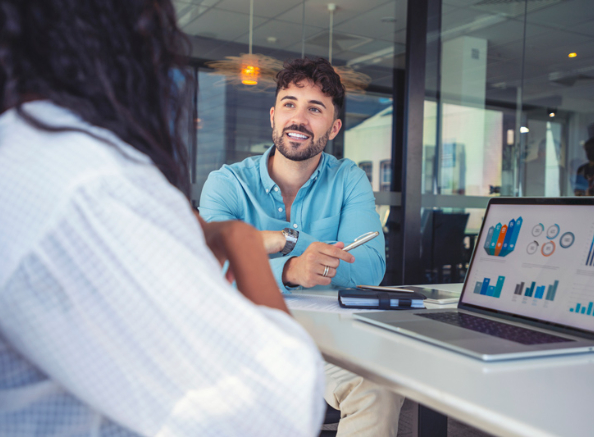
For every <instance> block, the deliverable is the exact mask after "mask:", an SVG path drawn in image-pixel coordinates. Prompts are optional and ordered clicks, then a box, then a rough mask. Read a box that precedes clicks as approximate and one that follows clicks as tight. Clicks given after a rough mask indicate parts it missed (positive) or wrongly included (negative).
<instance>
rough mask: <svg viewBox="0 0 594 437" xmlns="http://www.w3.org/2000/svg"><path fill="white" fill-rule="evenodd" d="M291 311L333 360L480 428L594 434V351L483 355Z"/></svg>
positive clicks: (339, 317)
mask: <svg viewBox="0 0 594 437" xmlns="http://www.w3.org/2000/svg"><path fill="white" fill-rule="evenodd" d="M439 288H445V287H441V286H440V287H439ZM322 293H323V294H325V295H329V294H331V293H336V291H330V290H328V291H323V292H322ZM296 294H312V292H310V291H302V292H297V293H296ZM293 314H294V316H295V318H296V319H297V320H298V321H299V323H301V325H302V326H303V327H305V329H306V330H307V331H308V332H309V333H310V335H311V336H312V337H313V339H314V340H315V342H316V343H317V345H318V347H319V349H320V351H321V352H322V354H323V356H324V358H325V359H326V360H327V361H328V362H330V363H333V364H336V365H339V366H341V367H343V368H345V369H348V370H350V371H352V372H355V373H358V374H360V375H362V376H364V377H366V378H368V379H370V380H372V381H375V382H377V383H379V384H382V385H384V386H386V387H389V388H391V389H393V390H394V391H396V392H398V393H401V394H402V395H404V396H406V397H408V398H410V399H412V400H414V401H416V402H419V403H421V404H424V405H426V406H428V407H430V408H433V409H435V410H437V411H439V412H441V413H443V414H446V415H448V416H451V417H454V418H456V419H458V420H461V421H463V422H466V423H468V424H470V425H472V426H474V427H476V428H479V429H482V430H484V431H486V432H489V433H492V434H495V435H506V436H508V435H512V436H516V435H517V436H530V437H534V436H553V435H557V436H561V435H563V436H572V437H577V436H593V435H594V413H593V412H594V354H582V355H572V356H566V357H551V358H532V359H527V360H516V361H507V362H499V363H484V362H481V361H479V360H476V359H473V358H470V357H466V356H464V355H461V354H458V353H455V352H451V351H448V350H446V349H442V348H440V347H437V346H433V345H430V344H427V343H423V342H421V341H418V340H415V339H412V338H409V337H406V336H404V335H400V334H397V333H393V332H390V331H387V330H384V329H381V328H378V327H375V326H372V325H368V324H365V323H363V322H359V321H356V320H354V319H353V318H352V317H351V316H349V315H343V314H336V313H322V312H313V311H302V310H295V311H294V312H293Z"/></svg>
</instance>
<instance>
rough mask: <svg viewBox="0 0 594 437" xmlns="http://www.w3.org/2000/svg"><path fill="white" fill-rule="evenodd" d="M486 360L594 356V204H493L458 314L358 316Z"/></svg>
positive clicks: (533, 200)
mask: <svg viewBox="0 0 594 437" xmlns="http://www.w3.org/2000/svg"><path fill="white" fill-rule="evenodd" d="M354 316H355V318H357V319H358V320H361V321H363V322H366V323H371V324H373V325H377V326H380V327H382V328H386V329H390V330H392V331H395V332H398V333H400V334H404V335H408V336H411V337H414V338H417V339H420V340H423V341H426V342H429V343H432V344H435V345H438V346H442V347H445V348H448V349H451V350H454V351H457V352H460V353H463V354H467V355H470V356H472V357H474V358H478V359H481V360H484V361H499V360H509V359H518V358H527V357H537V356H548V355H563V354H573V353H584V352H592V351H594V199H591V198H580V197H573V198H555V199H547V198H493V199H491V201H490V202H489V204H488V206H487V210H486V213H485V218H484V220H483V225H482V227H481V231H480V233H479V235H478V237H477V244H476V246H475V249H474V253H473V255H472V260H471V262H470V266H469V268H468V272H467V275H466V280H465V281H464V286H463V289H462V294H461V296H460V301H459V302H458V306H457V308H452V309H443V310H414V311H385V312H377V313H360V314H355V315H354Z"/></svg>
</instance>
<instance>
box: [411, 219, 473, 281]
mask: <svg viewBox="0 0 594 437" xmlns="http://www.w3.org/2000/svg"><path fill="white" fill-rule="evenodd" d="M468 216H469V214H468V213H444V212H443V211H433V210H426V211H424V214H423V217H422V218H421V224H422V228H421V229H422V232H423V236H422V251H423V255H422V258H423V264H424V265H425V272H426V274H427V279H428V280H429V282H432V283H435V282H437V283H443V282H444V278H445V277H446V276H444V272H448V275H447V277H448V279H449V282H461V281H463V279H464V278H463V277H461V274H460V273H461V268H462V270H464V268H465V267H466V263H467V253H466V252H467V251H465V248H464V238H465V237H466V235H465V230H466V224H467V223H468Z"/></svg>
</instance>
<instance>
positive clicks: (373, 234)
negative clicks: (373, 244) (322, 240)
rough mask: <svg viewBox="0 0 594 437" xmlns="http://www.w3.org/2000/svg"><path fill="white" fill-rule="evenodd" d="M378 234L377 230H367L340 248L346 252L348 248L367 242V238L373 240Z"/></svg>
mask: <svg viewBox="0 0 594 437" xmlns="http://www.w3.org/2000/svg"><path fill="white" fill-rule="evenodd" d="M378 235H379V232H368V233H366V234H363V235H361V236H360V237H357V238H355V241H353V242H352V243H351V244H349V245H348V246H346V247H345V248H344V249H342V250H344V251H346V252H348V251H349V250H352V249H354V248H355V247H359V246H361V245H362V244H365V243H367V242H368V241H369V240H373V239H374V238H375V237H377V236H378Z"/></svg>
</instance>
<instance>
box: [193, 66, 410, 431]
mask: <svg viewBox="0 0 594 437" xmlns="http://www.w3.org/2000/svg"><path fill="white" fill-rule="evenodd" d="M344 96H345V91H344V87H343V85H342V83H341V81H340V77H339V76H338V74H336V72H335V71H334V68H333V67H332V65H331V64H330V63H329V62H328V61H326V60H325V59H321V58H320V59H317V60H310V59H296V60H294V61H291V62H285V65H284V69H283V70H281V71H280V72H279V73H278V75H277V88H276V101H275V104H274V107H272V108H271V109H270V123H271V126H272V139H273V142H274V147H271V148H270V149H269V150H268V151H267V152H266V153H265V154H264V155H261V156H255V157H251V158H248V159H246V160H244V161H242V162H240V163H236V164H233V165H225V166H223V168H221V169H220V170H218V171H215V172H212V173H211V174H210V175H209V177H208V180H207V181H206V183H205V185H204V188H203V190H202V195H201V198H200V214H201V215H202V217H203V218H204V219H205V220H206V221H220V220H233V219H235V220H243V221H245V222H248V223H249V224H251V225H253V226H255V227H256V228H257V229H259V230H261V231H262V235H263V237H264V242H265V245H266V246H267V248H268V252H269V253H271V252H273V251H276V252H278V253H276V254H275V255H272V256H271V260H270V264H271V267H272V270H273V273H274V275H275V277H276V280H277V283H278V285H279V287H280V288H281V290H283V291H288V290H290V289H291V288H292V287H295V286H303V287H313V286H316V285H330V284H332V285H335V286H340V287H354V286H356V285H358V284H374V285H377V284H379V283H380V282H381V280H382V278H383V275H384V273H385V266H386V265H385V247H384V237H383V232H382V228H381V224H380V220H379V216H378V214H377V213H376V211H375V198H374V196H373V191H372V189H371V186H370V184H369V181H368V179H367V176H366V175H365V173H364V172H363V171H362V170H361V169H359V168H358V167H357V165H356V164H355V163H354V162H353V161H351V160H349V159H342V160H337V159H336V158H334V157H333V156H331V155H328V154H326V153H323V150H324V148H325V147H326V144H327V142H328V141H329V140H332V139H334V138H335V137H336V135H338V133H339V132H340V129H341V127H342V121H341V120H340V119H339V118H338V115H339V114H340V112H341V110H342V107H343V105H344ZM373 231H377V232H379V237H377V238H375V239H374V240H371V241H370V242H369V243H367V244H364V245H362V246H359V247H357V248H356V249H353V251H352V252H345V251H344V250H342V248H343V247H344V245H345V243H346V244H349V243H351V242H352V241H353V240H354V239H355V238H357V237H358V236H360V235H361V234H364V233H367V232H373ZM237 250H246V251H249V250H250V248H249V247H245V246H244V245H242V242H241V241H237ZM325 371H326V391H325V396H324V397H325V399H326V401H327V402H328V403H329V404H330V405H331V406H333V407H334V408H337V409H340V410H341V420H340V424H339V427H338V435H339V436H341V437H344V436H349V435H352V436H396V434H397V430H398V417H399V413H400V407H401V405H402V402H403V398H402V397H401V396H399V395H396V394H395V393H392V392H390V391H389V390H386V389H383V388H381V387H379V386H377V385H375V384H373V383H371V382H369V381H367V380H365V379H363V378H361V377H359V376H357V375H354V374H352V373H350V372H348V371H346V370H344V369H341V368H339V367H336V366H334V365H331V364H326V367H325Z"/></svg>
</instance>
